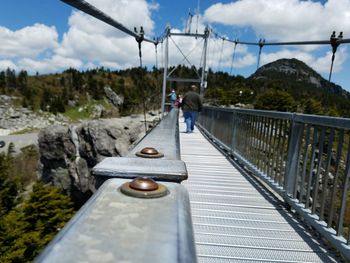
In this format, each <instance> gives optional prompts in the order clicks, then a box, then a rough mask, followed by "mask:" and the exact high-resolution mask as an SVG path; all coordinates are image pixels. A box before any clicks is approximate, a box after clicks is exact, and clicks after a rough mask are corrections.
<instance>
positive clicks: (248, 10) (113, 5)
mask: <svg viewBox="0 0 350 263" xmlns="http://www.w3.org/2000/svg"><path fill="white" fill-rule="evenodd" d="M88 2H89V3H91V4H93V5H95V6H96V7H98V8H99V9H101V10H102V11H104V12H105V13H107V14H108V15H110V16H111V17H112V18H114V19H116V20H117V21H119V22H121V23H122V24H124V25H125V26H127V27H129V28H131V29H132V28H133V27H134V26H136V27H139V26H141V25H142V26H143V27H144V28H145V31H146V34H147V35H148V36H149V37H153V36H158V35H159V34H161V32H163V30H164V28H165V26H166V24H168V23H169V24H170V26H171V28H172V30H173V31H174V32H175V31H178V32H181V31H183V30H184V29H185V24H186V19H187V17H188V11H189V9H190V10H191V12H192V13H195V12H196V10H195V9H196V8H197V4H198V1H197V0H190V1H169V0H151V1H146V0H88ZM199 7H200V8H199V11H200V12H199V22H198V30H199V32H202V31H203V29H204V27H205V25H209V27H210V28H212V29H213V31H215V32H217V33H219V34H221V35H222V36H225V37H228V38H230V39H234V38H239V39H240V40H241V41H253V42H257V41H258V40H259V39H260V38H264V39H266V41H268V42H269V41H303V40H326V39H329V37H330V35H331V33H332V31H333V30H335V31H336V32H337V34H338V33H339V32H340V31H343V32H344V37H345V38H350V0H328V1H315V0H314V1H305V0H303V1H301V0H240V1H229V0H224V1H220V2H219V1H214V0H200V1H199ZM0 12H1V15H0V41H1V45H0V70H3V69H6V68H7V67H10V68H14V69H16V70H17V71H18V70H21V69H25V70H27V71H29V72H30V73H35V72H39V73H54V72H60V71H62V70H64V69H66V68H68V67H75V68H79V69H87V68H93V67H100V66H104V67H108V68H111V69H120V68H127V67H132V66H138V54H137V45H136V42H135V40H134V39H133V38H131V37H129V36H126V35H125V34H124V33H121V32H117V31H116V30H115V29H113V28H111V27H110V26H108V25H104V24H103V23H100V22H98V21H96V20H95V19H94V18H91V17H89V16H88V15H85V14H82V13H80V12H77V11H76V10H74V9H73V8H71V7H70V6H68V5H67V4H65V3H63V2H61V1H59V0H53V1H52V0H51V1H43V0H30V1H27V0H12V1H3V3H2V8H1V11H0ZM196 21H197V19H196V17H194V18H193V22H192V28H191V30H192V32H193V31H195V30H196V25H197V23H196ZM173 41H174V42H175V43H176V44H177V45H179V46H181V47H182V51H183V52H184V53H185V54H188V53H190V52H191V53H190V55H189V60H190V62H191V63H192V64H193V65H195V66H197V67H199V63H200V58H201V55H202V44H203V42H202V40H201V39H189V38H179V37H173V40H171V41H170V59H169V62H170V64H173V65H176V64H178V63H183V64H186V62H185V61H184V60H183V57H182V56H181V54H180V52H179V51H178V50H177V49H176V48H175V45H174V43H173ZM233 47H234V46H233V44H230V43H228V42H227V41H222V40H221V39H217V38H215V37H214V34H212V36H211V38H210V40H209V47H208V62H207V64H208V66H209V67H210V68H212V69H213V70H214V71H216V70H224V71H228V72H230V70H231V63H232V54H233ZM349 48H350V45H341V46H340V47H339V48H338V52H337V55H336V60H335V65H334V73H333V77H332V81H333V82H335V83H337V84H339V85H341V86H342V87H343V88H345V89H347V90H349V91H350V74H349V67H350V57H349ZM192 50H194V51H192ZM330 51H331V48H330V46H323V47H318V46H308V47H300V46H299V47H274V48H272V47H267V46H266V47H264V48H263V50H262V55H261V65H263V64H266V63H269V62H272V61H274V60H276V59H279V58H292V57H295V58H298V59H300V60H302V61H304V62H305V63H306V64H308V65H309V66H311V67H312V68H314V69H315V70H316V71H318V72H319V73H320V74H321V75H322V76H323V77H324V78H326V79H327V78H328V74H329V69H330V61H331V53H330ZM161 53H162V46H161V45H159V52H158V61H159V63H160V65H161V61H162V57H163V56H162V54H161ZM257 55H258V49H257V47H251V46H243V45H238V46H237V50H236V54H235V60H234V63H233V68H232V73H233V74H240V75H243V76H246V77H247V76H249V75H250V74H253V73H254V72H255V70H256V65H257ZM143 59H144V64H145V65H148V66H153V65H154V64H155V52H154V46H153V45H152V44H147V43H145V44H143Z"/></svg>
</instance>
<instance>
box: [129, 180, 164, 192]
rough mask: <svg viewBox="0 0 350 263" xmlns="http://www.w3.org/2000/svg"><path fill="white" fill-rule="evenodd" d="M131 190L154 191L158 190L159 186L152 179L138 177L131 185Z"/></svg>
mask: <svg viewBox="0 0 350 263" xmlns="http://www.w3.org/2000/svg"><path fill="white" fill-rule="evenodd" d="M129 186H130V188H132V189H134V190H138V191H154V190H157V189H158V184H157V183H156V182H155V181H154V180H153V179H151V178H148V177H138V178H135V179H134V180H132V182H130V184H129Z"/></svg>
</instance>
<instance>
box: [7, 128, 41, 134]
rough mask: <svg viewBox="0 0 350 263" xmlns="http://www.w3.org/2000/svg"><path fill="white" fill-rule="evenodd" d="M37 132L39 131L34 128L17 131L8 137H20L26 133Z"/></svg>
mask: <svg viewBox="0 0 350 263" xmlns="http://www.w3.org/2000/svg"><path fill="white" fill-rule="evenodd" d="M38 131H39V129H36V128H25V129H22V130H19V131H15V132H11V133H10V135H21V134H26V133H33V132H38Z"/></svg>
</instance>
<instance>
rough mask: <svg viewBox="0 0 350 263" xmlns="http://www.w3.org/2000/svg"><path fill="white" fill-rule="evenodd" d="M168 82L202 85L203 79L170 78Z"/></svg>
mask: <svg viewBox="0 0 350 263" xmlns="http://www.w3.org/2000/svg"><path fill="white" fill-rule="evenodd" d="M167 81H173V82H194V83H201V79H186V78H175V77H168V78H167Z"/></svg>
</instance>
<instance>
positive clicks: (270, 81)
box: [0, 59, 350, 117]
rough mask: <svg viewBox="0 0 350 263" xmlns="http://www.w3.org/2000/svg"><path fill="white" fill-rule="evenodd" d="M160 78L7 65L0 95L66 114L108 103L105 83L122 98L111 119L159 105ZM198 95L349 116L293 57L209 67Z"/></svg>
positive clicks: (137, 72)
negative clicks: (232, 69)
mask: <svg viewBox="0 0 350 263" xmlns="http://www.w3.org/2000/svg"><path fill="white" fill-rule="evenodd" d="M173 69H174V68H170V69H169V70H170V71H172V70H173ZM173 76H177V77H182V78H196V77H197V76H196V74H195V71H194V70H193V69H192V68H188V67H185V66H179V67H178V68H177V69H176V70H175V71H174V74H173ZM162 78H163V76H162V70H158V69H156V68H153V69H152V70H147V69H146V68H143V69H140V68H132V69H126V70H119V71H111V70H109V69H104V68H99V69H93V70H87V71H82V72H81V71H78V70H75V69H72V68H71V69H68V70H66V71H64V72H63V73H61V74H49V75H39V74H37V75H36V76H28V74H27V72H25V71H20V72H18V73H16V72H15V71H14V70H11V69H7V70H6V71H2V72H0V94H6V95H13V96H18V97H19V101H18V102H17V104H18V106H23V107H29V108H32V109H34V110H42V111H50V112H53V113H57V112H60V113H64V114H66V115H67V116H68V117H70V116H71V115H73V114H72V112H73V113H74V112H76V111H77V109H78V108H80V107H82V106H84V105H88V104H89V103H91V102H92V101H93V102H96V103H100V104H104V105H106V106H107V107H109V106H111V105H109V104H108V101H107V100H106V95H105V91H104V87H106V86H108V87H110V88H111V89H112V90H113V91H114V92H115V93H116V94H118V95H119V96H121V97H122V98H124V102H123V104H122V105H121V106H120V107H119V108H118V109H117V111H110V113H109V114H106V116H104V117H112V116H115V115H127V114H130V113H136V112H141V111H142V110H143V105H145V108H146V110H151V109H158V108H160V101H161V92H162V90H161V89H162V83H161V82H162ZM189 85H190V84H188V83H176V82H172V83H167V92H170V90H171V89H172V88H174V89H176V91H177V93H178V94H183V93H185V92H186V91H187V90H188V87H189ZM204 97H205V102H206V103H209V104H213V105H223V106H230V105H238V106H244V107H250V108H257V109H266V110H278V111H296V112H302V113H308V114H321V115H331V116H342V117H349V116H350V103H349V99H350V94H349V92H347V91H345V90H344V89H342V88H341V87H340V86H338V85H336V84H334V83H330V82H328V81H327V80H325V79H323V78H322V77H321V76H320V75H319V74H318V73H317V72H315V71H314V70H313V69H311V68H310V67H308V66H307V65H306V64H305V63H303V62H301V61H299V60H296V59H281V60H278V61H275V62H273V63H270V64H267V65H264V66H263V67H261V68H259V69H258V70H257V71H256V72H255V73H254V74H253V75H251V76H250V77H249V78H244V77H242V76H239V75H238V76H230V75H229V74H227V73H223V72H216V73H214V72H213V71H211V70H210V69H209V72H208V88H207V89H206V91H205V95H204ZM111 108H113V107H111Z"/></svg>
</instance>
